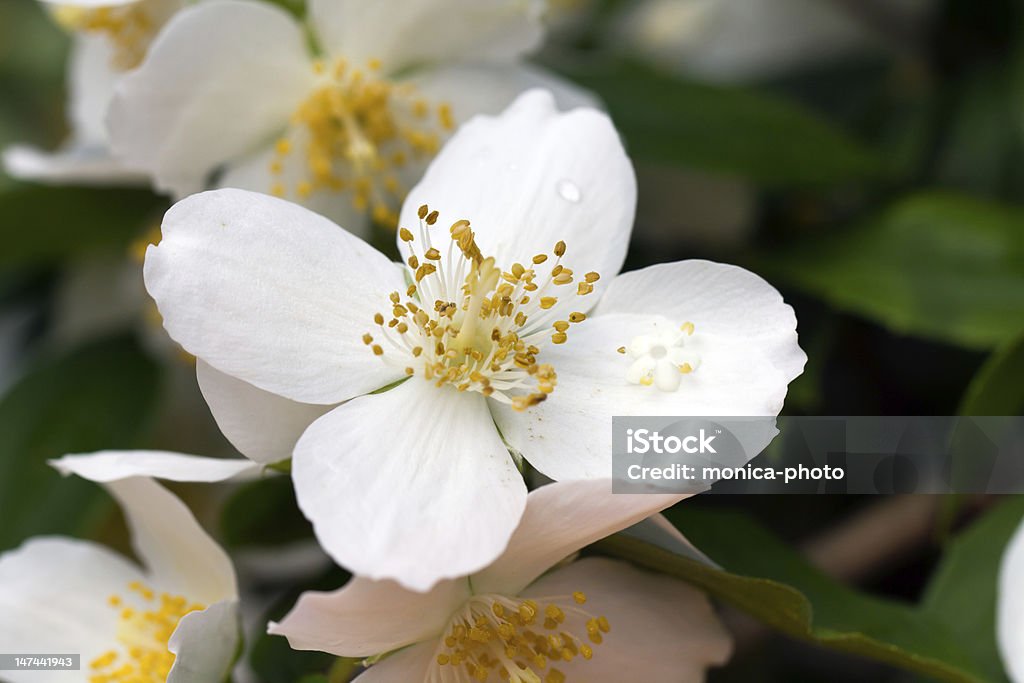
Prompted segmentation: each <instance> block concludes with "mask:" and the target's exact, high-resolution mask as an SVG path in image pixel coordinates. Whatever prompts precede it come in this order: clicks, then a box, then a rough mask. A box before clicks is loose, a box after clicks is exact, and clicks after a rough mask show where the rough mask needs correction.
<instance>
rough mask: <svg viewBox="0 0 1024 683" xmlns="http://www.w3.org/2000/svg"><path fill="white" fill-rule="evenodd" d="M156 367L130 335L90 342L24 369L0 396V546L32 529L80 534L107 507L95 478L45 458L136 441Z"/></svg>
mask: <svg viewBox="0 0 1024 683" xmlns="http://www.w3.org/2000/svg"><path fill="white" fill-rule="evenodd" d="M157 384H158V382H157V368H156V366H155V365H154V364H153V363H152V362H151V361H150V360H149V359H148V358H147V357H146V356H145V355H144V354H143V352H142V351H141V350H140V349H139V348H138V345H137V344H136V343H135V342H133V341H129V340H125V339H118V340H112V341H104V342H97V343H93V344H91V345H89V346H87V347H84V348H82V349H79V350H77V351H75V352H73V353H70V354H68V355H66V356H63V357H61V358H57V359H55V360H48V361H46V362H43V363H41V364H39V365H38V367H36V368H34V369H33V370H32V371H30V372H29V373H28V374H27V375H26V376H25V377H24V378H23V379H22V380H21V381H19V382H18V383H17V384H16V385H15V386H14V387H12V388H11V390H10V391H9V392H8V393H7V395H6V396H4V398H3V399H2V400H0V434H2V435H3V440H2V441H0V472H2V473H3V476H2V478H0V510H2V511H3V512H2V518H3V524H0V550H3V549H6V548H10V547H13V546H15V545H17V544H18V543H20V542H21V541H23V540H24V539H25V538H27V537H28V536H31V535H35V534H73V535H83V534H85V533H87V532H88V531H89V530H90V529H91V528H92V526H93V525H94V524H96V523H97V522H98V521H99V520H101V519H102V518H103V517H104V515H105V514H106V512H107V511H108V510H109V509H110V508H109V506H110V502H109V498H108V497H107V496H106V495H105V494H104V493H103V491H102V489H101V488H100V487H98V486H96V485H95V484H93V483H90V482H87V481H83V480H81V479H77V478H74V477H69V478H64V477H61V476H60V475H59V474H57V472H56V471H55V470H53V469H52V468H51V467H50V466H49V465H47V464H46V461H47V459H50V458H58V457H60V456H62V455H64V454H66V453H76V452H78V453H80V452H88V451H94V450H100V449H107V448H125V447H128V446H132V445H134V444H135V443H136V442H137V440H138V438H139V435H140V431H141V429H142V427H143V425H144V424H145V422H146V418H147V417H148V415H149V413H150V411H151V409H152V408H153V405H154V400H155V397H156V389H157Z"/></svg>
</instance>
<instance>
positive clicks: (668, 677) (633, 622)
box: [523, 557, 732, 683]
mask: <svg viewBox="0 0 1024 683" xmlns="http://www.w3.org/2000/svg"><path fill="white" fill-rule="evenodd" d="M574 591H580V592H582V593H584V594H585V595H586V602H585V603H584V604H583V605H581V608H582V609H584V610H586V611H587V612H589V613H591V614H593V615H594V616H595V617H597V616H603V617H605V618H607V620H608V623H609V625H610V626H611V630H610V631H609V633H608V634H607V635H605V636H604V642H602V643H601V644H600V645H594V646H593V649H594V656H593V659H591V660H589V661H588V660H585V659H583V658H582V657H578V658H576V659H574V660H573V661H571V662H558V663H557V664H555V665H554V666H556V667H557V668H558V669H559V670H560V671H562V673H564V674H566V678H567V679H568V680H570V681H573V680H586V681H590V682H591V683H619V682H620V681H625V680H635V681H645V682H647V683H700V682H703V681H704V680H705V675H706V672H707V669H708V668H709V667H712V666H719V665H721V664H724V663H725V662H726V661H727V660H728V659H729V655H730V654H731V653H732V639H731V638H730V636H729V634H728V632H726V630H725V628H724V627H723V626H722V624H721V622H719V620H718V618H717V617H716V616H715V613H714V611H713V610H712V609H711V604H710V603H709V602H708V600H707V598H706V597H704V595H703V594H702V593H700V592H698V591H696V590H695V589H693V588H691V587H690V586H688V585H687V584H685V583H683V582H682V581H679V580H678V579H674V578H671V577H668V576H664V575H660V574H653V573H651V572H646V571H641V570H639V569H634V568H633V567H631V566H629V565H628V564H626V563H625V562H619V561H615V560H609V559H606V558H601V557H591V558H586V559H583V560H579V561H578V562H573V563H572V564H570V565H568V566H566V567H562V568H560V569H557V570H555V571H553V572H551V574H549V575H548V576H545V577H542V578H541V579H540V580H538V581H537V582H536V583H534V584H533V585H532V586H530V587H529V588H528V589H526V591H524V593H523V594H524V596H526V597H532V598H537V599H538V600H539V599H540V598H543V597H545V596H555V595H571V594H572V593H573V592H574Z"/></svg>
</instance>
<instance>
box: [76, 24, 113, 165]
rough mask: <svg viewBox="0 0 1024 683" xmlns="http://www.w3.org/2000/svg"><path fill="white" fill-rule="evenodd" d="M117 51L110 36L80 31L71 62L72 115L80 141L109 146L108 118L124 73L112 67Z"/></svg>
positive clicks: (77, 140)
mask: <svg viewBox="0 0 1024 683" xmlns="http://www.w3.org/2000/svg"><path fill="white" fill-rule="evenodd" d="M113 58H114V51H113V49H112V48H111V46H110V43H109V42H108V41H107V39H106V38H104V37H102V36H95V35H84V34H76V35H75V36H74V40H73V41H72V44H71V55H70V57H69V62H68V87H69V90H70V92H69V94H68V99H69V102H68V115H69V118H70V119H71V130H72V139H73V140H74V141H75V142H76V143H78V144H93V145H100V146H106V143H107V129H106V126H105V125H104V118H105V117H106V115H107V107H108V106H109V105H110V98H111V97H112V96H113V94H114V85H115V84H116V83H117V79H118V78H120V77H121V75H122V73H121V72H119V71H117V70H115V69H114V68H113V67H112V66H111V62H112V60H113Z"/></svg>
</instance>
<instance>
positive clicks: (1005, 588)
mask: <svg viewBox="0 0 1024 683" xmlns="http://www.w3.org/2000/svg"><path fill="white" fill-rule="evenodd" d="M997 612H998V616H997V621H996V624H997V627H996V635H997V636H998V638H997V640H998V642H999V653H1000V654H1001V655H1002V657H1003V665H1004V666H1005V667H1006V673H1007V674H1008V675H1009V677H1010V680H1011V681H1013V683H1024V524H1021V526H1019V527H1018V528H1017V531H1016V532H1015V533H1014V535H1013V538H1011V539H1010V543H1009V544H1008V545H1007V546H1006V551H1005V553H1004V555H1003V562H1002V566H1001V568H1000V570H999V598H998V602H997Z"/></svg>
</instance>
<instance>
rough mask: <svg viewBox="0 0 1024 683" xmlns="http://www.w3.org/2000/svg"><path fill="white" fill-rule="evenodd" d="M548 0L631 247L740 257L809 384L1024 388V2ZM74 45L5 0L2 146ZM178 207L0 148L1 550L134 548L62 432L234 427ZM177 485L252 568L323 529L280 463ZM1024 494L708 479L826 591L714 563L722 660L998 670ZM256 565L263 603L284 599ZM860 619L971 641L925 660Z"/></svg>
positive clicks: (836, 676) (1013, 406)
mask: <svg viewBox="0 0 1024 683" xmlns="http://www.w3.org/2000/svg"><path fill="white" fill-rule="evenodd" d="M279 4H282V5H285V6H286V7H287V8H288V9H290V10H292V11H296V12H301V11H302V3H301V1H298V2H296V1H294V0H282V1H281V2H280V3H279ZM548 21H549V25H550V33H549V37H548V40H547V43H546V45H545V47H544V48H543V50H542V51H541V52H540V53H539V54H537V55H536V56H535V61H536V62H538V63H541V64H544V65H546V66H548V67H550V68H553V69H555V70H556V71H559V72H561V73H562V74H564V75H566V76H568V77H569V78H572V79H574V80H575V81H576V82H578V83H579V84H581V85H583V86H584V87H587V88H589V89H591V90H592V91H594V92H595V93H597V95H598V96H599V97H600V98H601V99H602V101H603V102H604V104H605V106H606V108H607V109H608V111H609V112H610V114H611V115H612V117H613V119H614V120H615V123H616V125H617V126H618V127H619V130H620V132H621V134H622V136H623V138H624V140H625V143H626V146H627V148H628V150H629V153H630V155H631V156H632V158H633V160H634V163H635V164H636V166H637V171H638V177H639V188H640V196H639V209H638V216H637V222H636V227H635V230H634V235H633V242H632V246H631V249H630V253H629V257H628V261H627V265H626V269H627V270H629V269H634V268H639V267H642V266H646V265H649V264H651V263H657V262H663V261H672V260H678V259H685V258H708V259H713V260H716V261H723V262H729V263H735V264H739V265H742V266H744V267H747V268H749V269H750V270H753V271H754V272H757V273H759V274H760V275H762V276H763V277H765V278H766V279H767V280H768V281H770V282H771V283H772V284H774V285H775V286H776V287H778V288H779V289H780V290H781V291H782V292H783V294H784V296H785V298H786V300H787V301H788V302H790V303H791V304H792V305H793V306H794V308H795V309H796V312H797V318H798V320H799V331H800V337H801V345H802V346H803V348H804V349H805V350H806V352H807V354H808V356H809V362H808V365H807V369H806V371H805V373H804V374H803V376H801V377H800V378H799V379H798V380H796V382H795V383H794V384H793V385H792V386H791V388H790V394H789V397H788V399H787V403H786V409H785V412H786V413H788V414H796V415H799V414H808V415H954V414H964V415H972V414H973V415H1015V414H1020V413H1021V412H1024V410H1022V409H1024V208H1022V202H1024V41H1022V37H1024V35H1022V28H1024V3H1020V2H1018V1H1017V0H988V1H986V2H972V1H970V0H551V7H550V8H549V15H548ZM67 51H68V40H67V37H66V35H64V34H63V32H62V31H61V29H60V28H59V27H58V26H57V25H56V24H55V23H54V22H53V21H52V19H51V17H50V16H49V15H48V13H47V12H46V11H45V10H44V9H43V8H42V6H41V5H40V4H39V3H38V2H37V1H36V0H3V2H2V3H0V93H2V96H0V147H6V146H8V145H10V144H12V143H16V142H17V143H25V142H27V143H31V144H35V145H38V146H40V147H42V148H44V149H49V148H53V147H55V146H57V145H58V144H59V143H60V142H61V140H62V139H63V138H64V136H65V135H66V133H67V129H66V124H65V107H64V102H65V80H64V79H65V61H66V57H67ZM167 206H168V202H167V200H166V198H163V197H160V196H158V195H155V194H153V193H151V192H149V191H148V190H146V189H137V188H136V189H112V188H81V187H55V186H44V185H34V184H29V183H20V182H16V181H14V180H12V179H11V178H9V177H6V176H3V175H0V520H2V521H0V551H3V550H6V549H9V548H12V547H14V546H16V545H18V544H19V543H21V542H22V541H23V540H24V539H25V538H27V537H28V536H30V535H34V534H39V533H65V534H73V535H79V536H85V537H92V538H100V539H102V540H105V541H107V542H110V543H112V544H114V545H118V546H120V547H124V538H123V530H122V529H121V527H120V521H119V520H118V518H117V513H116V512H115V511H114V508H113V506H112V504H111V502H110V501H109V499H107V498H106V497H105V495H104V494H103V493H102V492H100V491H99V490H97V488H96V487H94V486H92V485H89V484H85V483H84V482H79V481H73V480H62V479H61V478H60V477H58V476H57V475H56V474H55V473H53V472H52V471H50V470H49V468H47V467H46V465H45V460H46V459H47V458H50V457H56V456H59V455H62V454H64V453H66V452H82V451H90V450H96V449H101V448H125V447H147V448H160V449H167V450H181V451H184V452H192V453H200V454H207V455H218V454H221V455H233V454H234V451H233V450H232V449H231V447H230V446H229V445H228V444H227V443H226V442H225V441H224V440H223V438H222V437H221V436H220V435H219V433H218V432H217V429H216V427H215V425H214V424H213V422H212V419H211V418H210V417H209V415H208V413H207V411H206V408H205V406H204V404H203V402H202V399H201V397H200V396H199V393H198V390H197V389H196V387H195V380H194V366H193V365H192V363H191V360H190V359H189V358H188V357H187V356H186V355H185V354H184V353H182V352H180V351H178V350H176V349H175V347H174V346H173V344H172V342H170V341H169V340H168V339H166V337H165V336H164V335H163V332H162V330H161V328H160V327H159V320H158V318H157V316H156V315H155V310H154V309H153V307H152V305H151V304H150V303H148V301H147V299H146V297H145V292H144V290H143V288H142V283H141V273H140V263H141V261H140V254H141V252H142V250H143V249H144V246H145V244H147V243H148V241H149V240H151V239H154V232H153V231H154V229H155V228H157V227H158V225H159V219H160V216H161V214H162V212H163V211H164V210H165V209H166V208H167ZM386 242H387V240H386V239H384V240H382V243H386ZM281 482H284V483H283V484H282V483H281ZM183 493H184V494H185V495H187V496H189V497H190V498H189V500H190V502H191V503H192V504H193V505H198V506H200V508H201V509H205V510H207V512H208V514H206V518H207V520H206V521H207V522H208V523H209V524H210V525H211V526H212V527H213V528H214V530H215V531H217V532H219V535H220V536H221V537H222V538H223V539H224V540H225V542H226V543H227V544H228V545H229V546H230V547H231V548H233V549H235V550H237V551H238V552H239V553H240V556H242V557H243V558H244V557H250V558H256V559H254V560H253V561H252V563H251V564H252V566H253V567H258V566H259V562H258V558H260V557H262V556H263V555H265V554H266V553H267V552H268V550H273V549H274V548H277V547H279V544H282V543H285V542H287V543H289V544H294V542H295V541H296V540H297V539H302V538H309V537H310V532H309V529H308V527H307V526H306V524H305V522H304V520H302V519H301V517H300V516H299V515H298V513H297V512H295V511H294V503H293V502H291V500H290V496H291V491H290V487H289V486H288V482H287V480H286V479H281V480H277V481H276V482H261V483H258V484H252V485H249V486H247V487H244V488H243V489H241V490H236V491H227V492H224V493H223V495H222V496H221V497H220V498H218V499H216V500H210V499H209V498H208V497H206V496H208V494H206V496H204V495H201V494H200V493H199V492H197V491H189V490H188V489H187V488H186V489H185V490H184V491H183ZM1022 512H1024V507H1022V506H1021V504H1020V502H1019V501H1015V500H1009V501H1006V500H995V499H992V498H977V499H966V498H955V499H954V498H942V497H937V496H930V497H929V496H919V497H913V496H910V497H907V496H902V497H901V496H892V497H885V496H874V497H855V496H843V497H838V496H820V495H819V496H796V495H793V496H757V497H744V498H740V497H737V496H720V497H713V498H706V497H701V499H700V500H698V501H693V502H687V503H686V505H685V507H680V508H678V509H676V510H674V511H673V512H672V515H671V517H672V519H673V521H674V522H676V523H677V524H678V525H679V526H680V528H682V529H683V531H684V532H685V533H686V534H687V535H688V536H689V537H690V538H691V540H693V541H694V542H695V543H696V545H697V546H698V547H700V548H701V549H702V550H704V551H705V552H707V553H708V555H710V556H711V557H712V558H713V559H715V560H716V561H717V562H718V563H720V564H721V565H723V566H724V567H725V568H726V569H728V570H730V571H731V572H734V573H735V574H737V575H741V576H751V577H761V578H765V579H769V580H772V581H775V582H778V583H779V584H781V585H783V586H784V587H791V588H792V589H794V590H796V591H797V595H799V596H800V597H801V598H802V599H804V600H805V601H806V604H804V603H802V602H800V600H799V599H797V598H796V597H793V596H789V598H787V599H792V600H795V602H789V603H786V602H785V601H782V602H780V603H779V609H780V610H782V609H784V606H788V607H785V608H786V609H788V608H792V607H793V606H794V605H797V606H799V605H803V607H804V608H806V609H808V610H810V616H809V617H808V618H809V619H811V620H813V623H814V625H815V626H816V627H817V629H816V630H814V631H813V632H811V631H809V632H808V633H805V634H802V636H803V637H800V636H801V634H799V633H796V632H795V631H794V630H793V629H788V630H789V635H783V634H781V633H779V631H778V629H773V628H771V627H770V626H768V625H765V621H766V618H765V616H764V615H762V618H761V619H759V620H756V619H753V618H751V617H749V616H747V615H744V614H741V611H740V610H737V609H735V608H734V607H730V606H729V604H730V603H732V604H735V603H736V600H735V597H736V594H735V591H738V590H740V589H739V588H737V587H736V586H733V585H731V584H730V586H729V587H725V588H721V587H718V588H715V589H714V590H713V591H712V592H715V593H716V597H719V598H721V602H722V603H723V605H724V608H725V609H726V610H727V617H728V619H729V623H730V626H731V627H732V628H733V629H734V632H735V633H736V635H737V639H738V651H737V656H736V658H735V660H734V661H733V662H732V663H731V664H730V665H729V666H728V667H726V668H724V669H722V670H720V671H716V672H714V674H713V676H712V680H713V681H719V682H722V683H726V682H729V681H751V680H754V681H761V680H764V681H863V680H877V681H903V680H914V677H915V676H916V675H919V674H923V675H928V676H931V677H934V678H942V679H943V680H963V681H970V680H989V681H1003V680H1005V676H1004V674H1003V673H1002V670H1001V667H1000V666H999V663H998V659H997V657H996V652H995V645H994V637H993V634H992V621H991V618H992V614H993V611H992V610H993V609H994V608H993V604H994V590H995V587H994V576H995V571H996V568H995V567H996V563H997V561H998V556H999V552H1000V551H1001V548H1002V544H1003V543H1005V540H1006V537H1007V536H1008V534H1009V533H1010V530H1012V528H1013V525H1014V524H1015V523H1016V522H1017V521H1019V519H1020V516H1021V513H1022ZM246 553H248V555H246ZM261 553H262V555H261ZM296 562H297V563H298V565H301V566H303V567H304V566H306V565H308V564H310V563H308V562H307V563H306V565H304V564H302V562H303V560H301V558H300V559H298V560H296ZM312 564H313V565H315V562H314V563H312ZM242 566H243V571H245V567H246V566H247V565H246V564H245V563H244V562H242ZM300 568H301V567H300ZM296 571H298V570H296ZM299 573H301V572H299ZM312 573H314V574H315V571H314V572H312ZM338 577H339V575H338V574H337V572H336V571H335V572H328V574H327V576H326V577H318V578H315V579H312V581H313V582H314V583H316V582H317V581H322V582H326V583H324V585H337V582H338ZM250 578H251V584H252V585H253V586H254V587H255V590H257V591H261V595H264V596H265V597H266V605H267V608H268V609H269V610H270V611H271V612H270V613H273V611H274V610H275V609H278V610H279V609H280V605H284V604H285V603H286V602H287V596H285V597H284V598H283V599H282V602H281V603H280V604H279V606H277V607H275V606H274V605H273V602H274V601H275V599H276V598H279V597H281V594H282V589H281V588H280V587H279V586H275V585H273V582H272V581H269V582H268V581H265V580H264V579H263V578H261V574H260V572H259V571H258V570H257V569H254V570H253V573H252V576H251V577H250ZM751 590H752V589H751ZM730 591H733V592H730ZM755 599H760V598H756V597H755ZM764 599H765V600H766V601H767V600H768V599H767V598H764ZM779 600H782V598H779ZM876 601H878V602H876ZM764 604H765V605H767V607H766V609H767V610H769V611H770V610H771V609H773V607H772V604H773V603H771V602H770V601H768V602H765V603H764ZM748 611H749V610H748ZM922 615H924V616H922ZM262 616H264V615H260V614H257V615H255V617H254V618H256V619H258V618H260V617H262ZM769 617H770V615H769ZM925 617H926V618H925ZM780 618H781V617H780ZM767 621H768V623H769V624H773V622H772V621H771V619H770V618H769V619H767ZM774 625H775V626H779V625H780V624H779V623H774ZM784 630H787V629H785V628H784ZM796 631H799V629H796ZM939 632H941V634H940V635H941V637H940V635H937V634H939ZM830 634H831V635H830ZM835 634H840V635H842V634H846V635H845V636H844V637H838V636H836V637H832V636H834V635H835ZM850 634H861V635H862V636H864V638H867V639H868V640H871V639H874V641H877V642H881V643H889V644H893V643H895V645H894V647H896V649H897V650H899V651H902V652H911V653H913V652H917V653H930V654H929V656H930V655H935V656H936V657H938V658H940V659H941V658H945V660H946V662H947V664H949V666H951V667H953V668H951V669H949V670H946V669H943V668H942V667H941V666H939V665H936V666H935V667H932V668H929V667H928V666H924V665H922V666H920V667H918V673H917V674H911V673H907V672H906V670H905V669H906V668H907V665H906V660H907V658H906V657H902V655H899V656H898V655H896V654H893V655H891V656H888V657H887V656H886V654H885V653H886V652H887V650H886V649H885V647H876V646H874V645H871V644H865V643H864V642H861V641H860V640H858V639H857V638H856V637H853V636H851V635H850ZM830 637H831V638H832V639H831V640H830ZM936 639H938V640H936ZM808 640H810V641H812V642H808ZM915 648H916V649H915ZM954 650H956V652H954ZM844 652H853V653H854V654H846V653H844ZM858 653H859V654H858ZM943 653H945V654H943ZM865 654H867V655H869V656H870V659H869V658H867V657H864V656H861V655H865ZM250 658H251V667H252V669H253V671H252V672H251V673H252V675H254V676H255V677H256V678H255V680H262V681H266V682H268V683H276V682H277V681H282V682H284V683H294V681H298V680H299V679H300V678H301V677H302V676H303V675H306V674H308V673H310V672H316V671H323V670H324V668H325V667H326V666H329V664H330V662H329V658H328V661H325V660H324V659H323V658H322V657H319V656H316V655H302V656H291V655H289V654H288V653H287V648H286V646H285V645H284V643H283V641H281V642H276V641H275V642H270V641H269V640H268V639H263V640H260V641H259V642H258V643H257V645H256V648H255V649H254V651H253V652H252V653H251V655H250ZM910 659H913V658H912V657H911V658H910ZM925 659H927V657H925ZM879 660H881V661H879ZM885 662H889V663H888V664H887V663H885ZM894 664H895V665H899V666H894ZM950 671H952V672H953V673H950ZM957 672H959V673H957ZM958 676H959V677H958ZM310 680H314V679H310ZM315 680H320V679H315ZM324 680H326V679H324Z"/></svg>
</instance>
